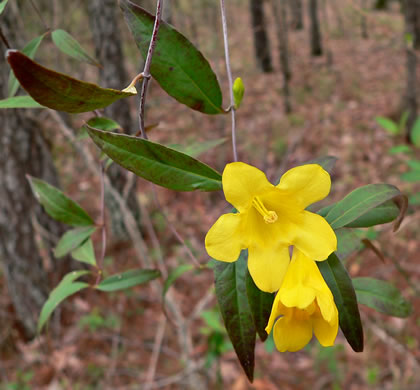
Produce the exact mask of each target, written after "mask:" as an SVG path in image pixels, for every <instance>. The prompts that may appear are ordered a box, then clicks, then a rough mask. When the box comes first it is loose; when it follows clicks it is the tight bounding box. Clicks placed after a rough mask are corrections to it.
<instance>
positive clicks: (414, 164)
mask: <svg viewBox="0 0 420 390" xmlns="http://www.w3.org/2000/svg"><path fill="white" fill-rule="evenodd" d="M407 165H408V166H409V167H410V168H411V169H413V170H415V171H420V160H408V161H407Z"/></svg>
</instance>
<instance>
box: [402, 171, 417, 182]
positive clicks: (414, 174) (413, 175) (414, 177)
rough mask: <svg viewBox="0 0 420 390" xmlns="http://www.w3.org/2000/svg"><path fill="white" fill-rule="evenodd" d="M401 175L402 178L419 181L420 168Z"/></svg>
mask: <svg viewBox="0 0 420 390" xmlns="http://www.w3.org/2000/svg"><path fill="white" fill-rule="evenodd" d="M400 177H401V180H404V181H408V182H410V183H415V182H417V181H420V170H416V171H408V172H405V173H403V174H402V175H401V176H400Z"/></svg>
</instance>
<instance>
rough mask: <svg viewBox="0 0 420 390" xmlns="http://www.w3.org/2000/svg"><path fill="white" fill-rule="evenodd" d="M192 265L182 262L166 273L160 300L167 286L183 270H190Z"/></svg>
mask: <svg viewBox="0 0 420 390" xmlns="http://www.w3.org/2000/svg"><path fill="white" fill-rule="evenodd" d="M193 268H194V267H193V266H192V265H191V264H182V265H180V266H178V267H176V268H175V269H173V270H172V271H171V273H170V274H169V275H168V278H167V279H166V280H165V283H164V285H163V289H162V300H163V299H164V298H165V295H166V293H167V292H168V290H169V287H171V286H172V284H173V283H174V282H175V281H176V280H177V279H178V278H179V277H180V276H181V275H183V274H184V273H185V272H188V271H190V270H192V269H193Z"/></svg>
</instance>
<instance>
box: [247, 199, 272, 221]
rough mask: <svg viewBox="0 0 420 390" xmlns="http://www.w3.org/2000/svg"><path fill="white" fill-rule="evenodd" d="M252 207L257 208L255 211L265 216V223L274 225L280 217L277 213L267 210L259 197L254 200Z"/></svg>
mask: <svg viewBox="0 0 420 390" xmlns="http://www.w3.org/2000/svg"><path fill="white" fill-rule="evenodd" d="M252 205H253V206H254V207H255V209H256V210H257V211H258V212H259V213H260V214H261V215H262V216H263V218H264V222H265V223H274V222H276V221H277V219H278V216H277V213H276V212H275V211H272V210H270V211H269V210H267V208H266V207H265V206H264V204H263V202H262V201H261V199H260V198H258V196H256V197H255V198H254V199H253V200H252Z"/></svg>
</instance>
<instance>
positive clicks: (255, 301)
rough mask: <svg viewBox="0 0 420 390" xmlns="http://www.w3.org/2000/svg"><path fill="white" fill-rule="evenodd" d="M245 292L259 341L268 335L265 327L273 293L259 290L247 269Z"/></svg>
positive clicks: (271, 305)
mask: <svg viewBox="0 0 420 390" xmlns="http://www.w3.org/2000/svg"><path fill="white" fill-rule="evenodd" d="M245 283H246V294H247V297H248V303H249V307H250V308H251V313H252V318H253V320H254V325H255V329H256V331H257V333H258V336H259V337H260V340H261V341H265V340H266V339H267V337H268V334H267V332H266V331H265V328H266V326H267V324H268V319H269V318H270V314H271V308H272V307H273V302H274V296H275V294H271V293H267V292H264V291H261V290H260V289H259V288H258V287H257V286H256V284H255V283H254V281H253V279H252V277H251V275H250V273H249V271H247V273H246V281H245Z"/></svg>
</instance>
